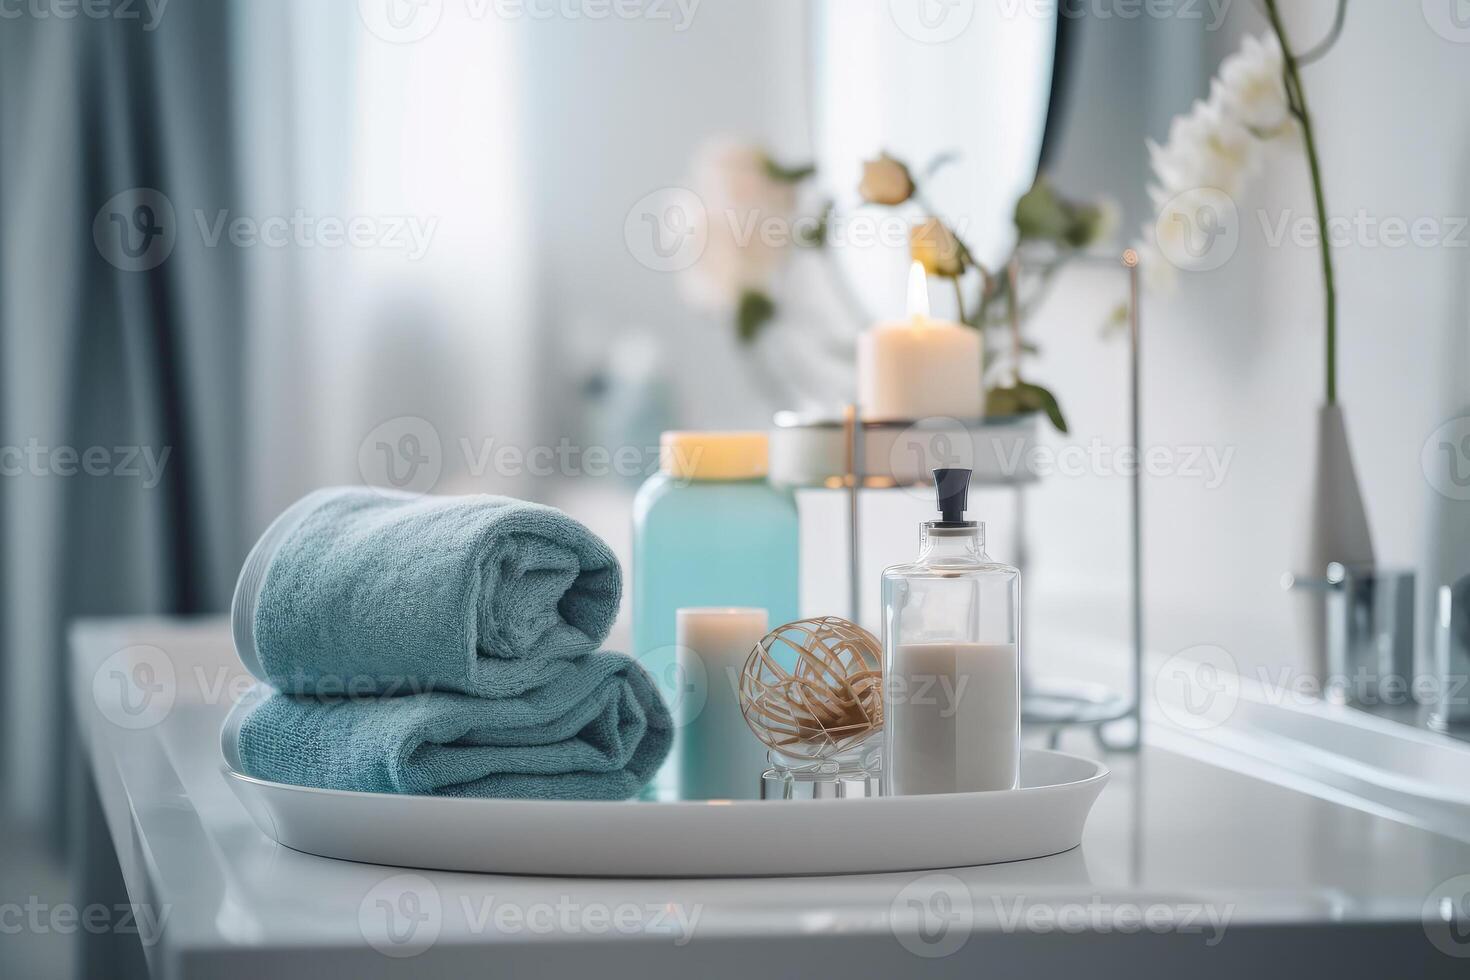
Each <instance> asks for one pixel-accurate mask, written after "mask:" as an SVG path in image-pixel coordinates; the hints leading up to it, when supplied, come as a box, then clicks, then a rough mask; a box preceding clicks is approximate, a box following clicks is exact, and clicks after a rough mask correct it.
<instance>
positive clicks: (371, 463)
mask: <svg viewBox="0 0 1470 980" xmlns="http://www.w3.org/2000/svg"><path fill="white" fill-rule="evenodd" d="M357 469H358V472H359V473H361V474H362V479H363V482H364V483H366V484H367V485H368V486H372V487H380V488H382V489H385V490H405V491H409V492H412V493H428V492H429V491H430V490H432V489H434V485H435V484H437V483H438V482H439V476H440V474H441V473H442V472H443V471H444V446H443V443H442V442H441V441H440V439H439V430H438V429H436V428H434V426H433V424H432V423H430V422H429V421H428V420H427V419H421V418H419V417H418V416H417V415H400V416H398V417H397V418H392V419H389V420H388V421H386V422H384V423H382V424H381V425H379V426H378V427H377V428H375V429H373V431H371V432H369V433H368V434H367V438H366V439H364V440H363V441H362V445H360V446H359V447H358V449H357Z"/></svg>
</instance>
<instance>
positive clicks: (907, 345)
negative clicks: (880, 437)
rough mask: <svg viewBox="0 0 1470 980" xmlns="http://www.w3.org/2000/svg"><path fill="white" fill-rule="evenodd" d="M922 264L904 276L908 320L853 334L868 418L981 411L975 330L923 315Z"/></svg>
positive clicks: (924, 285) (926, 300)
mask: <svg viewBox="0 0 1470 980" xmlns="http://www.w3.org/2000/svg"><path fill="white" fill-rule="evenodd" d="M928 289H929V287H928V283H927V280H926V279H925V276H924V267H923V266H922V265H920V264H919V263H917V262H915V263H914V264H913V267H912V269H911V270H910V274H909V311H908V312H909V318H908V319H907V320H904V321H900V322H891V323H879V324H876V325H875V326H873V327H872V328H871V329H870V330H868V331H867V332H866V333H864V334H863V335H862V336H860V337H859V338H858V406H859V408H860V409H861V410H862V415H863V418H864V419H865V420H868V421H874V422H879V421H902V420H908V419H925V418H934V417H941V418H955V419H975V418H980V417H982V416H983V415H984V414H985V388H984V383H983V380H982V368H983V351H982V347H981V338H980V331H978V330H973V329H971V328H970V327H967V326H965V325H964V324H961V323H951V322H947V321H944V320H936V319H934V318H933V317H931V316H930V315H929V292H928Z"/></svg>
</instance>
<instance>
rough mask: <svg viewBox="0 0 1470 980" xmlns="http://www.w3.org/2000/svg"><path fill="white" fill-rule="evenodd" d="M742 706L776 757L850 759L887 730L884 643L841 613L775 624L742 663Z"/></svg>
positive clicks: (828, 760) (823, 760) (820, 760)
mask: <svg viewBox="0 0 1470 980" xmlns="http://www.w3.org/2000/svg"><path fill="white" fill-rule="evenodd" d="M786 664H794V665H795V666H794V668H793V669H791V670H788V669H787V667H786V666H784V665H786ZM740 710H741V712H742V713H743V714H744V715H745V723H746V724H747V725H749V726H750V730H751V731H753V732H754V733H755V736H756V738H758V739H760V740H761V741H762V742H764V743H765V744H766V746H767V747H769V748H770V749H772V750H773V751H774V752H775V753H777V754H778V755H779V756H782V757H784V758H787V759H791V760H794V761H798V762H814V763H831V762H834V761H839V760H841V759H843V758H847V757H851V756H853V755H854V754H855V753H857V752H858V751H859V747H860V746H861V745H862V743H863V742H864V741H866V740H867V739H868V738H869V737H870V736H872V735H873V734H874V733H875V732H878V731H880V730H881V729H882V727H883V652H882V646H881V645H880V644H879V642H878V640H877V638H876V637H874V636H873V634H872V633H869V632H868V631H867V630H865V629H863V628H862V627H861V626H857V625H855V624H854V623H850V622H848V621H847V620H845V619H842V618H840V617H837V616H822V617H820V618H817V619H799V620H797V621H796V622H794V623H787V624H786V625H784V626H778V627H777V628H776V629H774V630H772V631H771V632H769V633H767V634H766V635H765V637H764V638H763V639H762V640H761V641H760V642H759V643H757V644H756V646H755V648H754V649H753V650H751V652H750V657H749V658H748V659H747V660H746V661H745V669H744V670H743V671H742V672H741V674H740Z"/></svg>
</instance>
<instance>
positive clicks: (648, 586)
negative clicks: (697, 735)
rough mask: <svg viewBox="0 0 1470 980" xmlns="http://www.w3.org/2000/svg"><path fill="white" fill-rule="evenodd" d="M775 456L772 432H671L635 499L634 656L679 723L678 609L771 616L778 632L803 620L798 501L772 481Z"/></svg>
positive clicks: (683, 684)
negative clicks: (770, 452) (741, 610)
mask: <svg viewBox="0 0 1470 980" xmlns="http://www.w3.org/2000/svg"><path fill="white" fill-rule="evenodd" d="M766 454H767V446H766V436H765V433H760V432H665V433H664V434H663V437H662V438H661V439H660V441H659V472H658V473H655V474H654V475H653V476H651V477H649V479H648V480H647V482H645V483H644V484H643V486H642V487H640V488H639V490H638V496H637V497H636V498H635V500H634V504H633V648H634V649H633V652H634V655H635V656H637V657H638V659H639V661H640V662H641V663H642V664H643V665H644V667H646V668H647V669H648V671H649V672H650V673H651V674H653V676H654V677H655V678H657V679H658V682H659V686H660V688H661V689H662V690H663V693H664V695H665V696H666V697H667V698H668V699H669V704H670V707H671V708H672V709H673V710H674V713H675V716H676V717H678V716H679V714H680V712H679V708H680V706H681V703H682V702H683V700H684V699H685V695H687V694H688V693H689V692H688V691H687V690H685V688H686V687H687V686H688V685H687V683H686V682H684V681H681V680H680V678H679V677H678V676H677V656H676V654H675V647H674V640H675V620H674V614H675V612H676V611H677V610H679V609H681V608H688V607H695V606H699V607H711V606H738V607H751V608H757V609H764V610H766V612H767V616H768V621H769V623H770V625H771V627H772V628H773V629H774V628H775V627H777V626H780V625H782V624H783V623H789V622H791V621H792V620H795V619H797V618H798V617H799V612H798V609H799V604H798V597H797V589H798V585H797V576H798V551H797V524H798V522H797V514H796V501H795V500H794V499H793V497H792V496H791V494H790V493H789V492H786V491H782V490H778V489H776V488H775V487H772V486H771V485H770V484H769V483H767V482H766ZM708 681H709V682H710V683H715V682H716V679H715V678H709V679H708ZM720 681H721V682H728V681H727V680H726V679H720Z"/></svg>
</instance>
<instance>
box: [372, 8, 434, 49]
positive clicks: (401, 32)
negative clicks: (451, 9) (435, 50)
mask: <svg viewBox="0 0 1470 980" xmlns="http://www.w3.org/2000/svg"><path fill="white" fill-rule="evenodd" d="M357 15H358V16H359V17H360V18H362V23H363V26H365V27H366V28H367V29H368V32H369V33H371V34H372V35H373V36H374V37H377V38H379V39H381V40H384V41H387V42H388V43H389V44H412V43H413V42H414V41H422V40H423V39H424V38H426V37H428V36H429V35H430V34H432V33H433V31H434V28H436V27H438V26H439V18H441V17H443V16H444V0H357Z"/></svg>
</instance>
